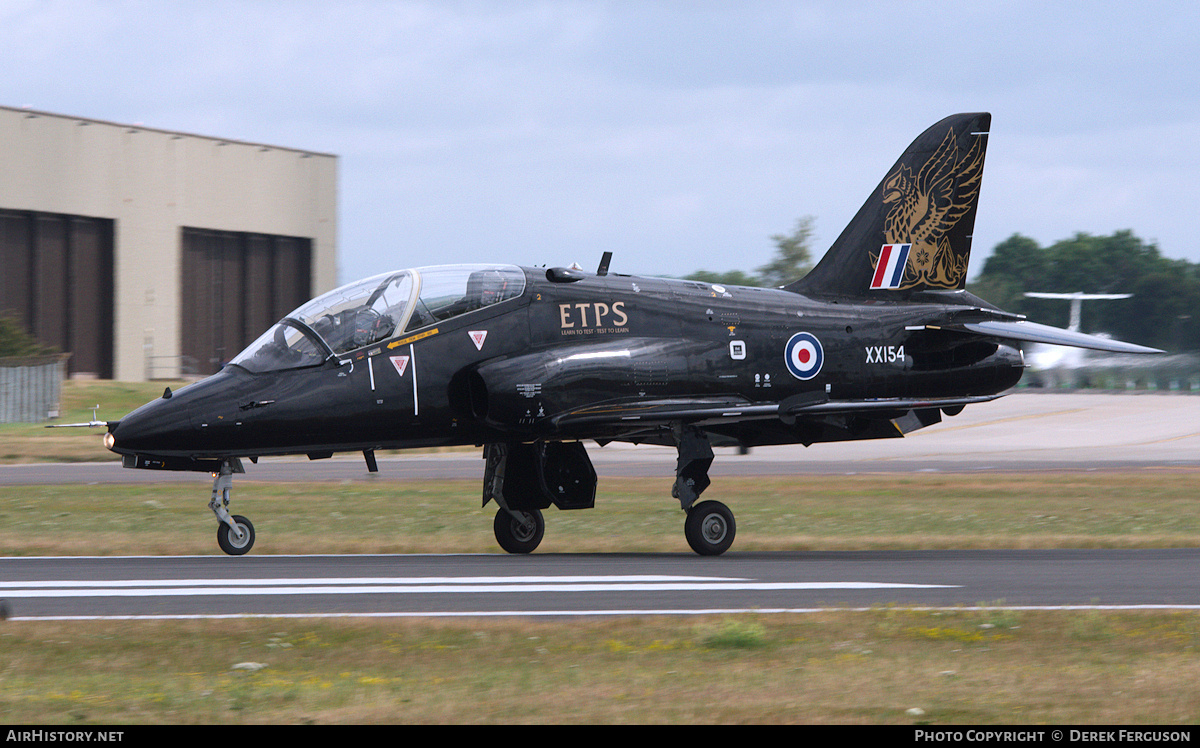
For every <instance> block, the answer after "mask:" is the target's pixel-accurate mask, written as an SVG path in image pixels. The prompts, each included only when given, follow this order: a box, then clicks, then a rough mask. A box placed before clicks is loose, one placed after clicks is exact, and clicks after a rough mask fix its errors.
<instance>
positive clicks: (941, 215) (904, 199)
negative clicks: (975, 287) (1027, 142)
mask: <svg viewBox="0 0 1200 748" xmlns="http://www.w3.org/2000/svg"><path fill="white" fill-rule="evenodd" d="M983 154H984V145H983V138H982V137H977V138H974V139H973V142H972V144H971V147H970V149H969V150H968V151H967V152H966V153H965V154H960V152H959V147H958V139H957V138H956V137H955V134H954V128H950V130H949V131H948V132H947V134H946V137H945V138H944V139H943V140H942V142H941V145H939V146H938V148H937V150H936V151H934V153H933V155H932V156H930V157H929V159H928V160H927V161H926V162H925V163H924V164H923V165H922V166H921V168H920V170H919V171H918V172H916V173H914V172H913V169H912V168H911V167H910V166H909V165H908V164H907V163H901V164H899V165H898V166H897V168H896V169H895V170H894V171H893V172H892V173H891V174H889V175H888V176H887V177H886V178H885V179H884V180H883V195H882V198H883V203H884V205H885V206H889V207H888V212H887V215H886V216H885V217H884V220H883V236H884V243H885V244H911V245H912V247H911V249H910V251H909V255H908V263H907V267H906V269H905V271H904V277H903V280H902V281H901V282H900V285H899V286H898V288H902V289H903V288H912V287H914V286H918V285H924V286H926V287H930V288H948V289H955V288H960V287H961V285H962V282H963V280H964V279H965V277H966V274H967V261H968V257H969V255H970V239H969V238H967V239H966V242H965V246H961V247H958V248H956V247H955V246H953V244H952V243H951V241H950V234H951V231H952V230H953V229H954V227H955V225H956V224H958V222H959V221H960V220H961V219H962V217H963V216H965V215H966V214H967V213H968V212H969V211H970V210H971V208H972V207H974V205H975V200H976V198H977V197H978V195H979V185H980V183H981V181H982V178H983ZM880 254H881V253H880V252H879V251H872V252H871V264H872V266H877V265H878V263H879V258H880Z"/></svg>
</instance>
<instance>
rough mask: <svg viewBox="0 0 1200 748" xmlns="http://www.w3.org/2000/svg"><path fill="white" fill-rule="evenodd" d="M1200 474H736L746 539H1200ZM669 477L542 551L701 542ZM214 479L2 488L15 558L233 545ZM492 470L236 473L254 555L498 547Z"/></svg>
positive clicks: (568, 530) (1081, 544) (677, 548)
mask: <svg viewBox="0 0 1200 748" xmlns="http://www.w3.org/2000/svg"><path fill="white" fill-rule="evenodd" d="M1197 475H1198V473H1197V471H1191V470H1183V471H1162V470H1141V471H1133V472H1087V473H1053V474H1041V473H1032V474H971V475H945V474H929V473H921V474H915V475H905V476H886V475H855V476H797V477H792V478H737V479H732V478H722V479H719V480H717V481H716V482H715V483H714V484H713V486H712V487H711V488H710V489H709V490H708V491H707V492H706V493H705V495H704V496H705V498H712V499H718V500H720V501H724V502H725V503H726V504H728V505H729V506H730V507H732V508H733V510H734V512H735V514H736V517H737V522H738V537H737V541H736V543H735V546H734V550H735V551H737V550H741V551H748V550H857V549H920V548H1067V547H1072V548H1153V547H1181V546H1190V547H1195V546H1200V503H1198V502H1196V501H1195V489H1194V486H1195V483H1196V478H1197ZM670 486H671V481H670V478H669V477H666V478H662V479H656V480H646V479H640V478H639V479H634V478H624V479H621V478H612V479H606V480H603V481H601V484H600V490H599V494H598V497H597V503H596V508H595V509H591V510H585V511H576V512H562V511H558V510H555V509H549V510H547V511H546V524H547V529H546V537H545V540H544V541H543V542H542V545H541V547H540V548H539V552H542V553H571V552H581V553H582V552H587V553H591V552H680V553H683V552H688V549H687V545H686V543H685V541H684V538H683V513H682V512H681V511H680V510H679V505H678V503H677V502H675V501H674V500H672V499H671V498H670ZM209 492H210V481H209V480H208V479H207V477H206V476H204V475H197V476H196V480H195V481H194V482H187V483H162V484H142V485H120V486H113V485H68V486H13V487H6V488H3V489H0V554H2V555H8V556H30V555H130V554H142V553H151V554H189V555H190V554H213V555H215V554H219V550H218V549H217V547H216V541H215V534H216V520H215V518H214V517H213V516H212V513H211V512H210V511H209V510H208V508H207V504H208V498H209ZM479 492H480V488H479V482H478V481H404V480H383V479H378V480H373V479H364V480H360V481H352V482H345V483H265V482H255V481H248V480H242V481H235V485H234V493H233V504H232V507H233V511H234V512H236V513H238V514H242V515H245V516H247V517H249V518H250V520H251V521H252V522H253V523H254V526H255V529H256V531H257V536H258V539H257V542H256V545H255V549H254V551H252V552H253V553H438V552H447V551H456V552H494V551H496V550H497V547H496V542H495V539H494V538H493V537H492V529H491V528H492V517H493V515H494V513H495V511H496V510H495V507H494V505H490V506H489V507H487V508H481V507H480V505H479V504H480V502H479Z"/></svg>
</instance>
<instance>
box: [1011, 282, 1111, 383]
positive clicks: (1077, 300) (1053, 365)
mask: <svg viewBox="0 0 1200 748" xmlns="http://www.w3.org/2000/svg"><path fill="white" fill-rule="evenodd" d="M1025 295H1026V296H1028V297H1030V298H1033V299H1069V300H1070V301H1071V320H1070V322H1069V323H1068V324H1067V329H1068V330H1070V331H1072V332H1079V320H1080V313H1081V311H1082V307H1083V302H1084V301H1089V300H1093V299H1128V298H1129V297H1131V296H1133V294H1130V293H1083V292H1080V291H1077V292H1075V293H1045V292H1040V291H1027V292H1026V293H1025ZM1085 355H1086V354H1085V351H1084V350H1083V349H1082V348H1074V347H1071V346H1065V345H1048V344H1046V343H1034V344H1033V345H1031V346H1030V347H1029V349H1028V351H1027V353H1026V356H1025V360H1026V361H1028V362H1029V365H1030V368H1032V369H1033V370H1034V371H1047V370H1051V369H1077V368H1079V367H1080V366H1083V363H1084V356H1085Z"/></svg>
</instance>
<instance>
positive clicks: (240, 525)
mask: <svg viewBox="0 0 1200 748" xmlns="http://www.w3.org/2000/svg"><path fill="white" fill-rule="evenodd" d="M230 519H232V520H233V524H234V525H236V526H237V531H239V532H240V533H241V537H238V535H237V534H235V532H234V529H233V528H231V527H230V526H229V525H226V524H224V523H221V524H219V525H217V545H219V546H221V550H223V551H225V552H226V553H228V554H229V555H230V556H240V555H242V554H243V553H245V552H246V551H248V550H250V549H251V548H253V547H254V525H252V524H250V520H248V519H246V518H245V517H243V516H242V515H240V514H235V515H233V516H232V517H230Z"/></svg>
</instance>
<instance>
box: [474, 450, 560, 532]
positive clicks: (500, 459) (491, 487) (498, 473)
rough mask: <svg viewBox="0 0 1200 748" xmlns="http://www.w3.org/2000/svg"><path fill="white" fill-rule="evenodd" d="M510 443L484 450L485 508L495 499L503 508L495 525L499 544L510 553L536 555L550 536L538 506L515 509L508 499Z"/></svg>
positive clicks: (494, 530) (494, 522)
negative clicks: (544, 537)
mask: <svg viewBox="0 0 1200 748" xmlns="http://www.w3.org/2000/svg"><path fill="white" fill-rule="evenodd" d="M508 457H509V447H508V445H507V444H503V443H497V444H488V445H487V446H486V447H485V448H484V458H485V459H486V460H487V466H486V467H485V468H484V476H483V505H484V506H487V503H488V501H492V500H494V501H495V502H496V505H497V506H499V507H500V508H499V509H497V510H496V518H495V520H493V522H492V532H493V533H495V535H496V542H497V543H499V544H500V547H501V548H503V549H504V550H506V551H508V552H509V553H533V551H534V550H535V549H536V548H537V547H538V545H540V544H541V542H542V537H543V536H544V535H545V534H546V519H545V518H544V517H543V516H542V511H541V510H540V509H538V508H536V507H532V506H531V507H528V508H525V509H514V508H512V507H510V506H509V503H508V500H507V499H506V498H505V496H504V477H505V473H506V472H507V470H508Z"/></svg>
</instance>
